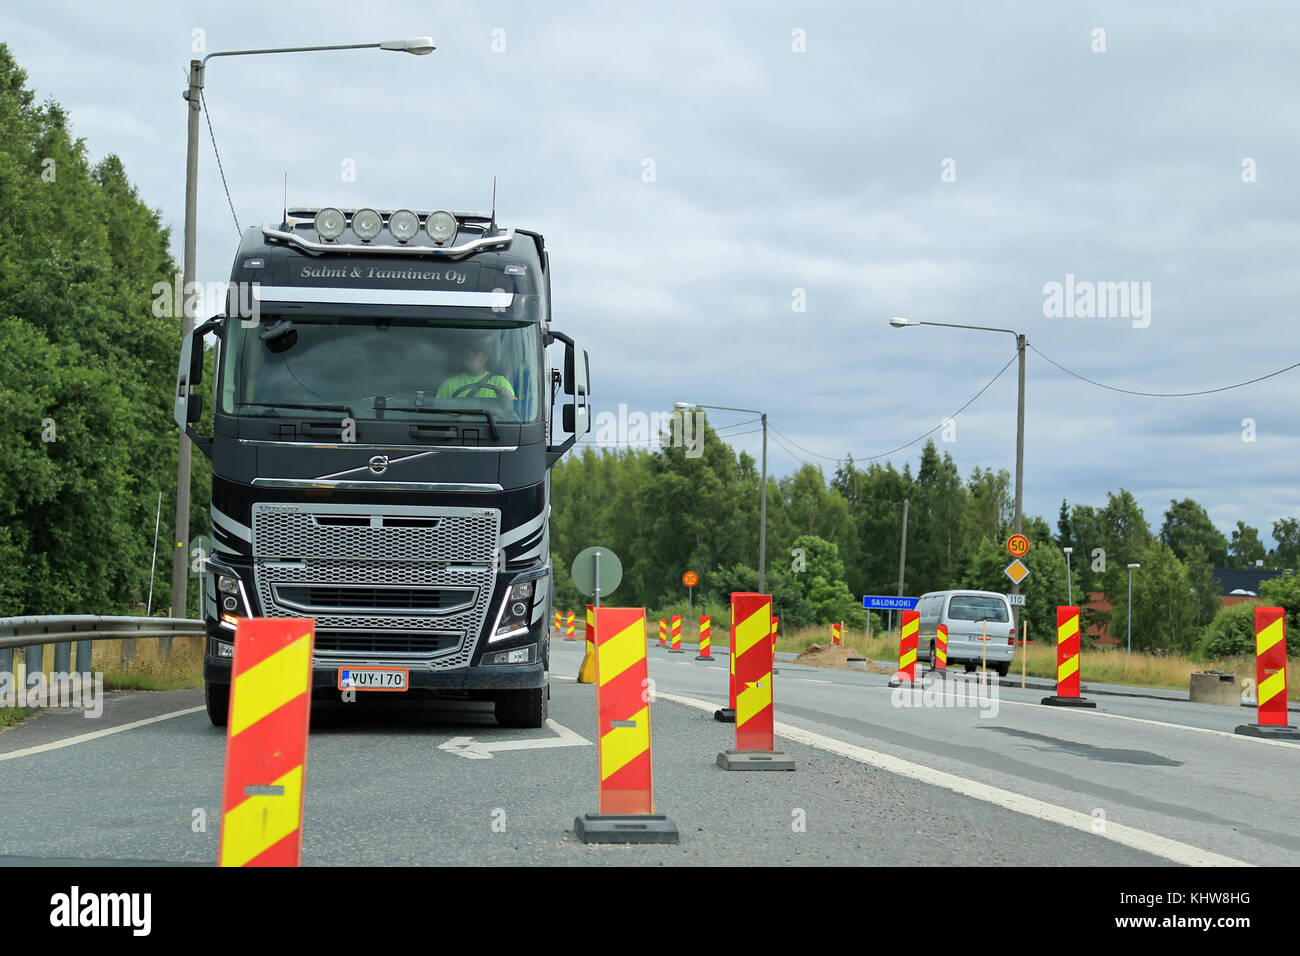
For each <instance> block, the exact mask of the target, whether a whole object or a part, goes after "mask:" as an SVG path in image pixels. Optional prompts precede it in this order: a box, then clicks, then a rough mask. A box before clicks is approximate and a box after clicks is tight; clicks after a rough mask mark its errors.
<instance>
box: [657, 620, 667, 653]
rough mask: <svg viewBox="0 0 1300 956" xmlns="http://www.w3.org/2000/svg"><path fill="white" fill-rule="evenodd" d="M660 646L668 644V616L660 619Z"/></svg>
mask: <svg viewBox="0 0 1300 956" xmlns="http://www.w3.org/2000/svg"><path fill="white" fill-rule="evenodd" d="M659 646H660V647H667V646H668V618H666V617H661V618H660V619H659Z"/></svg>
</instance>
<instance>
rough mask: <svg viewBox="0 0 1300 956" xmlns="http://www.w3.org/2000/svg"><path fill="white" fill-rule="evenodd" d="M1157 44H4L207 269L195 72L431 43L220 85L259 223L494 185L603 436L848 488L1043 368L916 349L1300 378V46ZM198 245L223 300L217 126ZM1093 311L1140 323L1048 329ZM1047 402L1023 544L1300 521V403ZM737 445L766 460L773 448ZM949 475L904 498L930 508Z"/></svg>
mask: <svg viewBox="0 0 1300 956" xmlns="http://www.w3.org/2000/svg"><path fill="white" fill-rule="evenodd" d="M1137 6H1138V5H1134V4H1128V3H1105V2H1096V3H1066V4H1043V3H1032V2H1026V3H997V4H972V3H964V2H955V0H954V2H950V3H913V4H906V5H885V4H877V5H873V6H872V7H870V8H868V7H866V5H863V4H857V3H850V2H842V3H820V4H815V5H807V4H793V3H790V4H780V3H754V2H746V3H734V4H725V5H718V4H701V3H679V2H660V3H655V4H635V5H615V4H608V3H564V4H537V3H493V4H474V3H438V4H428V3H414V2H412V3H379V2H369V3H365V4H355V3H317V4H311V5H305V4H290V3H265V2H257V3H246V2H229V0H223V2H219V3H177V2H167V3H164V2H152V3H145V2H136V3H130V2H120V3H113V4H105V3H99V2H85V3H78V2H70V0H42V2H41V3H33V4H7V5H5V6H4V7H3V8H0V40H3V41H4V42H7V43H8V44H9V45H10V48H11V50H12V51H13V53H14V55H15V57H16V58H17V60H18V62H19V63H20V65H21V66H22V67H23V68H25V69H26V70H27V72H28V75H29V85H31V86H32V87H34V89H35V90H36V92H37V96H38V98H40V99H44V98H46V97H52V98H53V99H55V100H57V101H58V102H59V103H61V104H62V105H63V106H64V107H65V108H66V109H67V110H68V112H69V114H70V116H71V121H72V124H73V127H74V132H75V134H76V135H77V136H79V137H83V138H84V139H85V140H86V143H87V147H88V149H89V152H90V155H91V157H92V158H93V159H99V158H101V157H103V156H104V155H106V154H108V153H116V154H117V155H119V156H120V157H121V158H122V160H123V162H124V163H125V165H126V169H127V172H128V174H129V175H130V177H131V179H132V180H133V181H134V182H135V183H136V184H137V186H138V188H139V191H140V194H141V196H142V198H143V199H144V201H145V202H146V203H147V204H149V205H150V206H151V207H153V208H156V209H158V210H159V211H160V212H161V215H162V218H163V220H164V222H166V223H167V224H169V225H170V226H171V227H172V229H173V248H174V251H175V255H176V258H177V261H178V262H179V260H180V239H181V231H182V224H183V202H184V171H185V120H186V117H185V105H184V103H183V102H182V100H181V98H180V93H181V91H182V90H183V89H184V86H185V70H186V65H187V63H188V61H189V60H190V58H191V56H194V55H195V54H194V53H193V52H192V51H193V48H194V46H195V45H196V44H198V43H200V42H202V43H203V44H204V49H205V50H206V52H211V51H214V50H232V49H249V48H257V47H276V46H296V45H317V44H332V43H350V42H366V41H376V40H382V39H389V38H396V37H402V36H411V35H422V34H428V35H432V36H433V37H434V39H435V42H436V43H437V45H438V50H437V52H435V53H434V54H432V55H431V56H426V57H416V56H409V55H406V54H401V53H389V52H382V53H381V52H379V51H369V50H366V51H349V52H335V53H315V54H295V55H283V56H264V57H246V58H219V59H217V60H214V61H212V62H211V63H210V64H209V67H208V70H207V87H206V96H207V103H208V106H209V109H210V111H211V113H210V115H211V119H212V123H213V126H214V129H215V133H216V139H217V144H218V146H219V148H220V151H221V157H222V161H223V164H224V168H225V172H226V176H227V179H228V182H229V186H230V194H231V198H232V200H233V203H234V207H235V211H236V213H237V215H238V217H239V223H240V225H241V226H247V225H251V224H259V223H275V222H278V221H279V218H280V210H281V204H282V188H283V187H282V177H283V176H284V174H286V173H287V174H288V177H289V201H290V203H291V204H304V205H305V204H311V203H316V204H320V205H325V204H334V205H341V206H361V205H372V206H377V207H398V206H407V207H412V208H421V209H437V208H450V209H457V210H479V209H486V207H487V206H488V204H489V200H490V197H491V188H492V177H493V176H496V177H497V179H498V199H497V212H498V218H499V219H500V220H501V221H502V222H503V223H504V224H507V225H515V226H521V227H525V228H531V229H536V230H538V231H540V232H542V233H543V234H545V235H546V237H547V241H548V245H549V247H550V249H551V256H552V260H551V261H552V264H553V269H554V288H553V294H554V321H555V326H556V328H558V329H561V330H563V331H566V332H568V333H570V334H572V335H574V336H575V337H576V338H578V339H579V340H580V341H581V343H582V344H583V345H585V346H586V347H587V348H588V350H589V351H590V355H591V369H592V376H593V385H594V387H595V389H596V395H595V401H596V408H597V410H598V411H599V410H602V409H609V410H616V409H617V407H618V405H619V403H626V405H627V406H628V408H629V409H630V410H633V411H635V410H642V411H650V410H660V409H670V408H671V407H672V404H673V402H675V401H680V400H689V401H697V402H703V403H709V404H717V405H736V406H744V407H754V408H761V409H763V410H764V411H766V412H767V413H768V415H769V421H770V424H771V425H772V426H773V428H774V429H776V430H779V432H780V434H781V435H784V436H787V438H786V439H785V441H786V444H787V446H788V447H786V448H783V447H782V445H781V444H780V443H779V442H778V440H777V439H780V435H774V436H773V441H772V443H771V445H770V448H769V468H770V469H771V470H772V471H774V472H775V473H777V474H787V473H790V472H792V471H793V470H794V469H796V468H798V467H799V464H800V462H801V460H807V461H812V462H815V463H818V464H820V465H821V466H822V467H823V468H824V469H825V470H826V472H827V474H828V475H829V474H830V473H831V472H832V471H833V470H834V468H835V462H834V461H833V460H826V459H822V458H817V457H815V455H822V456H827V458H828V459H835V458H840V457H842V456H844V455H845V454H846V453H850V452H851V453H852V454H853V455H854V457H855V458H857V459H858V460H859V461H861V460H863V459H865V458H867V457H868V456H872V455H876V454H878V453H880V452H884V451H887V450H888V449H891V448H894V447H896V446H898V445H901V444H903V443H904V442H907V441H910V440H911V439H913V438H916V437H917V436H919V435H921V434H922V433H924V432H925V431H927V430H928V429H931V428H933V427H935V426H936V425H938V424H939V423H940V422H941V421H943V420H944V419H945V418H947V417H948V416H949V415H950V414H951V413H952V412H954V411H955V410H956V409H958V408H959V407H960V406H961V405H963V404H964V403H965V402H967V401H968V400H969V399H970V398H971V397H972V396H973V395H975V393H976V392H977V391H979V389H980V388H982V387H983V386H984V385H985V384H986V383H987V382H988V381H989V379H991V378H992V377H993V375H994V374H995V373H996V372H997V371H998V369H1000V368H1001V367H1002V366H1003V365H1004V364H1005V363H1007V361H1008V360H1010V359H1012V358H1013V357H1014V354H1015V347H1014V340H1013V339H1012V338H1011V337H1010V336H1007V335H996V334H993V333H988V332H970V331H961V330H956V329H943V328H924V327H922V328H906V329H894V328H890V326H889V317H890V316H891V315H900V316H906V317H910V318H912V319H914V320H928V321H934V322H949V323H961V324H974V325H988V326H997V327H1001V328H1011V329H1015V330H1018V331H1023V332H1024V333H1025V334H1026V335H1027V336H1028V340H1029V342H1030V344H1031V345H1032V346H1033V347H1035V348H1037V349H1039V350H1041V352H1043V353H1045V354H1046V355H1048V356H1051V358H1052V359H1054V360H1055V361H1056V362H1059V363H1060V364H1061V365H1064V366H1066V367H1068V368H1070V369H1072V370H1074V371H1076V372H1078V373H1079V374H1081V375H1084V376H1087V377H1089V378H1092V379H1096V380H1099V381H1101V382H1104V383H1106V384H1111V385H1115V386H1119V387H1123V388H1129V389H1134V390H1139V391H1177V392H1182V391H1192V390H1196V389H1208V388H1216V387H1220V386H1224V385H1230V384H1232V383H1235V382H1239V381H1243V380H1246V379H1250V378H1254V377H1256V376H1260V375H1264V374H1267V373H1269V372H1272V371H1275V370H1277V369H1279V368H1282V367H1284V366H1286V365H1289V364H1291V363H1292V362H1293V361H1300V357H1298V356H1297V350H1296V349H1295V345H1294V343H1295V340H1296V335H1297V332H1296V329H1295V318H1296V312H1297V306H1296V303H1297V301H1298V300H1300V270H1297V268H1296V265H1295V263H1296V257H1297V251H1298V250H1300V227H1298V226H1297V212H1298V211H1300V208H1298V207H1300V191H1298V190H1297V185H1296V182H1297V169H1300V106H1298V103H1300V100H1298V99H1297V93H1296V91H1297V89H1300V82H1298V81H1300V69H1298V68H1297V66H1296V58H1295V50H1296V49H1297V48H1300V36H1298V34H1300V15H1297V12H1296V10H1295V8H1294V6H1293V5H1291V4H1288V3H1274V4H1255V3H1238V4H1234V5H1232V6H1231V7H1226V6H1225V5H1223V4H1222V3H1203V4H1196V3H1178V4H1173V3H1170V4H1154V3H1153V4H1142V5H1141V9H1136V8H1135V7H1137ZM195 31H201V32H200V33H196V32H195ZM1099 31H1104V33H1103V32H1099ZM1103 47H1104V49H1103ZM349 163H351V164H354V166H355V182H350V181H344V176H345V170H346V169H348V168H349ZM1288 170H1290V172H1288ZM651 174H652V175H651ZM1250 179H1253V180H1254V181H1246V180H1250ZM198 223H199V241H198V270H199V276H200V278H201V279H204V280H207V281H220V280H224V279H225V278H227V277H228V275H229V269H230V261H231V257H232V255H233V253H234V249H235V246H236V243H237V231H236V227H235V224H234V221H233V220H232V217H231V213H230V210H229V208H228V207H227V202H226V198H225V193H224V191H223V189H222V184H221V179H220V177H219V175H218V172H217V165H216V162H215V160H214V156H213V152H212V145H211V142H210V141H209V139H208V131H207V129H206V127H204V128H203V130H202V152H201V156H200V179H199V219H198ZM1067 275H1070V276H1073V277H1074V278H1073V280H1072V281H1073V283H1074V285H1075V286H1076V290H1077V288H1081V287H1082V286H1083V285H1084V284H1085V283H1121V282H1122V283H1137V286H1136V287H1135V288H1136V291H1137V292H1138V294H1139V299H1135V300H1134V301H1131V302H1130V303H1129V309H1128V313H1129V314H1127V315H1098V314H1093V315H1090V316H1080V315H1078V314H1075V315H1073V316H1071V315H1059V314H1058V315H1049V314H1045V313H1046V312H1050V311H1052V310H1051V309H1050V308H1046V307H1045V303H1048V298H1049V296H1048V294H1046V293H1045V291H1044V289H1045V287H1046V286H1048V284H1049V283H1053V282H1056V283H1060V284H1061V285H1062V286H1064V285H1065V284H1066V283H1067ZM1146 283H1149V286H1148V285H1144V284H1146ZM1148 289H1149V296H1148V294H1147V292H1146V290H1148ZM799 290H801V292H800V291H799ZM1079 294H1080V293H1079V292H1078V291H1076V293H1075V295H1076V296H1078V295H1079ZM1103 298H1104V297H1103ZM801 300H802V305H803V308H804V311H796V308H797V307H798V306H799V305H800V303H801ZM1139 302H1140V304H1141V309H1140V310H1138V309H1136V308H1135V306H1136V305H1137V304H1138V303H1139ZM1080 304H1081V305H1083V306H1084V308H1085V309H1086V303H1080ZM1105 304H1106V305H1107V306H1108V307H1109V306H1110V304H1111V303H1110V302H1109V301H1107V302H1106V303H1105ZM1115 304H1116V305H1118V304H1119V301H1118V300H1116V303H1115ZM1059 311H1065V310H1064V308H1063V309H1061V310H1059ZM1069 311H1071V312H1076V310H1075V309H1074V308H1071V309H1070V310H1069ZM1108 311H1109V308H1108ZM1139 312H1140V313H1141V314H1139ZM1027 380H1028V387H1027V396H1028V398H1027V416H1026V421H1027V424H1026V440H1025V444H1026V452H1025V511H1026V513H1027V514H1040V515H1043V516H1044V517H1046V518H1047V519H1048V520H1049V521H1050V522H1051V523H1052V524H1053V525H1055V521H1056V513H1057V510H1058V508H1059V506H1060V502H1061V499H1062V498H1067V499H1069V501H1070V502H1071V503H1076V502H1080V503H1087V504H1094V505H1101V504H1104V503H1105V495H1106V492H1107V491H1114V490H1117V489H1119V488H1120V487H1125V488H1128V489H1129V490H1130V491H1132V492H1133V493H1134V494H1135V495H1136V496H1137V497H1138V500H1139V502H1140V503H1141V504H1142V506H1143V508H1144V510H1145V513H1146V516H1147V520H1148V521H1149V522H1150V523H1151V525H1152V527H1153V530H1158V529H1159V525H1160V522H1161V520H1162V516H1163V512H1164V510H1165V509H1166V508H1167V507H1168V505H1169V500H1170V499H1171V498H1178V499H1181V498H1184V497H1191V498H1195V499H1196V500H1197V501H1199V502H1201V503H1202V504H1203V505H1205V506H1206V508H1207V509H1208V510H1209V513H1210V516H1211V518H1213V519H1214V521H1215V523H1216V524H1217V525H1218V526H1219V528H1220V529H1221V530H1223V531H1225V533H1226V532H1228V531H1229V530H1230V529H1231V528H1232V527H1233V525H1234V523H1235V522H1236V521H1237V520H1238V519H1242V520H1245V521H1246V522H1247V523H1248V524H1252V525H1255V526H1257V527H1259V528H1260V530H1261V533H1262V537H1263V538H1264V540H1265V541H1266V542H1267V541H1269V530H1270V526H1271V524H1272V522H1273V521H1274V520H1275V519H1277V518H1280V517H1283V516H1287V515H1300V483H1297V481H1296V480H1295V477H1296V469H1297V459H1298V453H1300V421H1297V415H1296V404H1297V403H1296V400H1295V395H1296V389H1297V385H1300V370H1296V371H1294V372H1289V373H1286V374H1284V375H1280V376H1277V377H1275V378H1272V379H1270V380H1268V381H1265V382H1261V383H1258V384H1255V385H1250V386H1247V387H1245V388H1240V389H1235V390H1231V391H1226V392H1222V393H1219V394H1214V395H1207V396H1203V397H1191V398H1144V397H1136V396H1130V395H1123V394H1118V393H1115V392H1110V391H1104V390H1102V389H1099V388H1097V387H1095V386H1092V385H1088V384H1086V383H1084V382H1081V381H1078V380H1077V379H1073V378H1070V377H1068V376H1067V375H1065V374H1064V373H1062V372H1060V371H1058V370H1057V369H1055V368H1053V367H1052V366H1051V365H1049V364H1048V363H1047V362H1046V361H1045V360H1044V359H1043V358H1042V356H1041V355H1039V354H1038V353H1037V352H1035V351H1033V350H1030V351H1029V353H1028V375H1027ZM1015 408H1016V379H1015V366H1014V364H1013V365H1012V366H1011V368H1009V369H1008V370H1007V371H1006V373H1005V374H1004V375H1003V376H1002V378H1001V379H1000V380H999V381H998V382H997V383H996V384H994V385H993V386H992V387H991V388H989V389H988V391H987V392H985V393H984V395H983V396H982V397H981V398H979V400H978V401H976V402H975V403H974V404H973V405H972V406H971V407H970V408H969V409H968V410H967V411H965V412H964V413H962V414H961V415H960V416H958V418H957V420H956V427H955V432H956V434H955V441H951V442H947V443H944V442H940V448H941V449H942V450H947V451H950V452H951V453H952V455H953V457H954V459H955V460H956V461H957V463H958V465H959V467H960V468H961V471H962V474H963V477H965V476H967V475H968V474H969V472H970V470H971V469H972V468H973V467H974V466H976V465H980V466H983V467H993V468H1006V469H1007V470H1009V471H1014V467H1015ZM748 417H751V416H744V415H731V414H730V413H713V414H712V417H711V421H713V423H714V424H715V425H719V426H720V425H725V424H728V423H733V422H741V421H744V420H745V419H746V418H748ZM1245 419H1251V420H1252V421H1253V430H1254V431H1253V437H1254V440H1253V441H1244V440H1243V435H1245V436H1246V437H1251V435H1250V433H1249V429H1250V426H1249V425H1243V420H1245ZM754 427H755V426H752V425H751V426H742V427H740V428H738V429H735V430H737V431H740V432H748V431H750V430H751V429H752V428H754ZM935 437H936V439H939V438H940V437H941V436H940V433H938V432H936V435H935ZM949 437H952V436H951V435H950V436H949ZM734 444H735V445H736V446H737V447H739V448H744V449H745V450H747V451H749V452H751V453H752V454H754V455H755V457H757V456H758V452H759V435H758V434H757V433H751V434H744V435H741V436H740V437H737V438H736V439H735V440H734ZM800 447H801V448H802V449H804V450H802V451H801V450H800ZM919 450H920V445H919V444H918V445H916V446H913V447H912V448H910V449H908V450H907V451H904V452H899V453H897V454H894V455H893V456H891V458H890V459H889V460H892V461H893V462H894V464H895V466H896V467H899V468H901V467H902V466H903V465H904V464H906V463H908V462H911V463H912V465H913V470H915V463H916V460H917V455H918V453H919ZM813 453H815V454H813Z"/></svg>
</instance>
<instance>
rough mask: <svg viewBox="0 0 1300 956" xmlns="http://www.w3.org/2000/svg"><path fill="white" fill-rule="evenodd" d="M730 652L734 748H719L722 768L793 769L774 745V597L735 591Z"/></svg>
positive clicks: (719, 760)
mask: <svg viewBox="0 0 1300 956" xmlns="http://www.w3.org/2000/svg"><path fill="white" fill-rule="evenodd" d="M731 620H732V644H731V655H732V659H733V660H734V661H735V665H736V679H735V686H736V749H735V750H727V751H724V752H723V753H720V754H718V766H719V767H721V768H722V769H723V770H793V769H794V758H793V757H787V756H786V755H785V754H784V753H782V752H780V751H779V750H777V749H776V735H775V729H774V724H775V714H774V707H773V701H772V663H773V661H774V658H773V656H772V637H771V634H772V621H773V618H772V597H771V595H768V594H749V593H736V594H732V595H731Z"/></svg>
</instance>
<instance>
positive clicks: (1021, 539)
mask: <svg viewBox="0 0 1300 956" xmlns="http://www.w3.org/2000/svg"><path fill="white" fill-rule="evenodd" d="M1007 553H1008V554H1010V555H1011V556H1012V557H1013V558H1023V557H1024V556H1025V555H1027V554H1028V553H1029V539H1028V538H1026V537H1025V536H1024V535H1023V534H1013V535H1012V536H1011V537H1009V538H1007Z"/></svg>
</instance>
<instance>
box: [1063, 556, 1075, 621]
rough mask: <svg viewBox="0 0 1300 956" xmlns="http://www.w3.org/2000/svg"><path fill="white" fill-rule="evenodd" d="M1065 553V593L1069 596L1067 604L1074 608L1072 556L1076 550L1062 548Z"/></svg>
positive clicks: (1066, 600)
mask: <svg viewBox="0 0 1300 956" xmlns="http://www.w3.org/2000/svg"><path fill="white" fill-rule="evenodd" d="M1061 550H1062V551H1064V552H1065V593H1066V594H1067V595H1068V596H1067V597H1066V599H1065V603H1066V604H1068V605H1070V607H1074V577H1073V575H1071V573H1070V555H1072V554H1073V553H1074V548H1062V549H1061Z"/></svg>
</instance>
